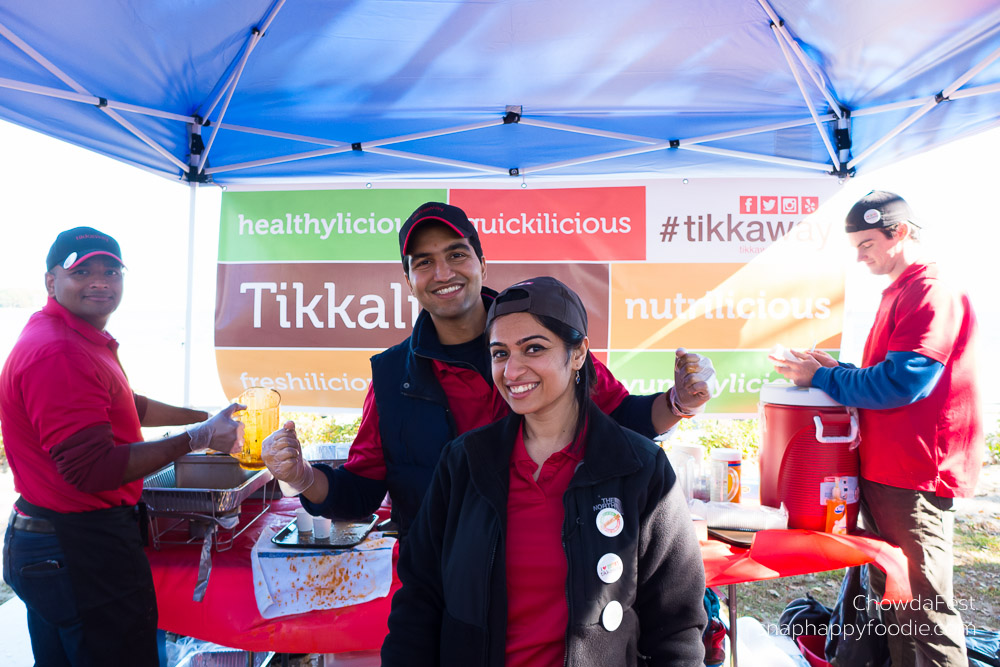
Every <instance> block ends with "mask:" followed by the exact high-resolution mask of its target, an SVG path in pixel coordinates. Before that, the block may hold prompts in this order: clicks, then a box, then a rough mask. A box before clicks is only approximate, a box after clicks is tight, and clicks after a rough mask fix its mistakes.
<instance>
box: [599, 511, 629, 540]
mask: <svg viewBox="0 0 1000 667" xmlns="http://www.w3.org/2000/svg"><path fill="white" fill-rule="evenodd" d="M623 528H625V519H623V518H622V515H621V512H619V511H618V510H616V509H613V508H611V507H606V508H604V509H602V510H601V511H600V512H598V513H597V530H599V531H601V535H604V536H606V537H614V536H615V535H617V534H619V533H620V532H622V529H623Z"/></svg>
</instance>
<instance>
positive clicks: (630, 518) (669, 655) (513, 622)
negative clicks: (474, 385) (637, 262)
mask: <svg viewBox="0 0 1000 667" xmlns="http://www.w3.org/2000/svg"><path fill="white" fill-rule="evenodd" d="M486 320H487V324H486V334H487V337H488V340H489V345H490V352H491V359H492V370H493V379H494V382H495V384H496V386H497V388H498V390H499V391H500V393H501V395H502V396H503V398H504V400H505V401H506V402H507V403H508V404H509V405H510V408H511V410H512V414H510V415H508V416H507V417H505V418H504V419H501V420H500V421H498V422H495V423H493V424H491V425H489V426H487V427H484V428H481V429H479V430H475V431H471V432H469V433H466V434H465V435H463V436H461V437H460V438H458V439H457V440H454V441H453V442H451V443H450V444H449V445H447V446H446V447H445V449H444V451H443V453H442V455H441V460H440V463H439V464H438V468H437V470H436V472H435V478H434V480H433V482H432V483H431V485H430V489H429V490H428V493H427V496H425V498H424V503H423V506H422V509H421V511H420V513H419V514H418V516H417V519H416V520H415V521H414V523H413V526H412V527H411V529H410V532H409V538H408V540H409V541H408V542H407V546H406V548H405V549H404V550H403V551H402V552H401V555H400V560H399V568H398V571H399V577H400V580H401V581H402V582H403V586H402V588H401V589H400V590H399V591H398V592H397V593H396V595H395V597H394V598H393V605H392V612H391V614H390V616H389V636H388V637H387V638H386V641H385V643H384V645H383V648H382V664H383V665H389V666H392V665H404V664H405V665H414V664H427V665H469V664H482V665H497V666H499V665H507V666H508V667H509V666H511V665H513V666H519V665H524V666H528V665H532V666H534V665H553V666H555V665H562V664H565V663H566V662H567V661H568V662H572V663H573V664H578V665H602V666H605V665H635V664H638V662H639V660H640V657H639V656H644V658H643V660H645V661H646V662H648V663H649V664H667V663H669V664H671V665H690V666H691V667H694V666H695V665H701V664H703V662H702V660H703V657H704V647H703V645H702V641H701V633H702V630H703V628H704V626H705V621H706V619H705V611H704V606H703V603H702V600H703V596H704V582H705V573H704V568H703V565H702V561H701V553H700V551H699V548H698V543H697V539H696V537H695V533H694V531H693V529H692V528H691V521H690V515H689V513H688V510H687V506H686V504H685V502H684V497H683V493H682V491H681V489H680V487H679V486H677V485H676V484H675V481H676V478H675V476H674V474H673V471H672V470H671V468H670V465H669V464H668V463H667V461H666V456H665V455H664V453H663V450H661V449H660V448H659V447H657V446H656V445H654V444H653V443H652V442H651V441H650V440H648V439H647V438H644V437H642V436H640V435H639V434H637V433H634V432H632V431H629V430H627V429H625V428H623V427H621V426H619V425H617V424H616V423H615V422H614V421H612V420H611V419H610V418H609V417H607V416H606V415H605V414H604V413H602V412H601V410H600V409H598V408H597V405H596V404H595V403H594V401H593V400H592V399H591V396H590V394H591V385H592V383H593V381H594V378H595V369H594V363H593V359H592V357H591V354H590V351H589V340H588V338H587V335H586V334H587V313H586V310H585V309H584V307H583V304H582V302H581V301H580V299H579V297H578V296H577V295H576V294H575V293H574V292H573V291H572V290H570V289H569V288H568V287H566V285H564V284H562V283H561V282H559V281H558V280H555V279H554V278H550V277H541V278H533V279H531V280H526V281H523V282H521V283H518V284H516V285H513V286H512V287H509V288H508V289H506V290H504V291H503V292H501V293H500V294H499V295H498V296H497V298H496V300H495V302H494V303H493V305H492V306H491V307H490V310H489V313H488V314H487V318H486ZM482 582H486V585H485V586H483V585H482ZM416 656H419V657H416ZM415 660H416V662H414V661H415ZM644 664H645V663H644Z"/></svg>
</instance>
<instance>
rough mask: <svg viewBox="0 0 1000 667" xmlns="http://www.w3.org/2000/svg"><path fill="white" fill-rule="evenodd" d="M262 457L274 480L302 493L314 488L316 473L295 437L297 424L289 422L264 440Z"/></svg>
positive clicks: (261, 448) (261, 449)
mask: <svg viewBox="0 0 1000 667" xmlns="http://www.w3.org/2000/svg"><path fill="white" fill-rule="evenodd" d="M260 457H261V458H262V459H264V465H266V466H267V469H268V470H270V471H271V474H272V475H274V478H275V479H277V480H278V481H280V482H284V483H285V484H287V485H288V486H290V487H292V488H293V489H295V492H296V493H302V492H303V491H305V490H306V489H308V488H309V487H310V486H312V483H313V479H314V476H315V472H314V471H313V467H312V466H311V465H309V462H308V461H306V460H305V457H303V456H302V446H301V445H300V444H299V439H298V436H296V435H295V422H293V421H287V422H285V425H284V427H283V428H279V429H278V430H277V431H275V432H274V433H272V434H271V435H269V436H267V437H266V438H264V442H263V443H262V444H261V446H260Z"/></svg>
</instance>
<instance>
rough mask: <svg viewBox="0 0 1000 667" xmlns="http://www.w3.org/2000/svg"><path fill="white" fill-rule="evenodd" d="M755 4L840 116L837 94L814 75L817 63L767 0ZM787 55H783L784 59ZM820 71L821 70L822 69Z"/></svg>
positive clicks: (831, 108) (831, 107) (838, 116)
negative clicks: (804, 50) (805, 51)
mask: <svg viewBox="0 0 1000 667" xmlns="http://www.w3.org/2000/svg"><path fill="white" fill-rule="evenodd" d="M757 4H759V5H760V6H761V8H762V9H763V10H764V12H765V13H766V14H767V16H768V18H770V19H771V24H772V26H771V28H772V29H773V30H774V31H776V32H777V33H778V34H779V35H781V37H783V38H784V40H785V42H786V43H787V44H788V46H789V47H790V48H791V49H792V53H794V54H795V57H796V58H797V59H798V61H799V62H800V63H802V67H803V69H805V71H806V73H807V74H809V78H811V79H812V81H813V83H814V84H816V88H818V89H819V91H820V92H821V93H823V97H825V98H826V102H827V104H829V105H830V110H831V111H832V112H833V114H834V115H835V116H836V117H837V118H840V117H841V116H842V115H843V111H842V110H841V107H842V105H841V104H840V102H839V101H838V100H837V96H836V95H834V94H833V93H832V92H830V89H829V88H828V87H827V86H826V84H825V83H823V81H821V80H820V78H819V77H818V76H817V75H816V70H818V69H819V65H818V64H817V63H816V62H814V61H813V60H811V59H810V58H809V57H808V56H806V54H805V53H804V52H803V51H802V47H801V46H799V43H798V42H796V41H795V39H794V38H793V37H792V34H791V33H790V32H788V28H786V27H785V21H784V19H782V18H781V17H780V16H778V13H777V12H775V11H774V8H773V7H771V4H770V3H769V2H768V1H767V0H757ZM782 50H783V49H782ZM787 57H788V56H785V58H786V59H787ZM790 65H791V62H789V66H790ZM820 71H821V72H822V70H820ZM825 78H828V77H825ZM800 88H801V86H800Z"/></svg>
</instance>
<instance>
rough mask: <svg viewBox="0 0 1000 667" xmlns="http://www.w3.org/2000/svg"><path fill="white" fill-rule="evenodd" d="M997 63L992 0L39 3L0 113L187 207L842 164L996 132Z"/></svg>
mask: <svg viewBox="0 0 1000 667" xmlns="http://www.w3.org/2000/svg"><path fill="white" fill-rule="evenodd" d="M998 58H1000V6H998V5H997V3H996V1H995V0H952V1H951V2H947V3H944V2H939V1H936V0H933V1H932V0H880V1H879V2H871V1H870V0H840V1H838V2H833V3H831V2H816V1H813V2H801V1H795V0H702V1H700V2H680V1H678V0H622V1H620V2H617V3H609V2H602V1H597V0H479V1H476V2H471V1H470V2H462V1H459V0H448V1H446V0H425V1H419V0H353V1H350V2H348V1H339V2H335V1H330V0H198V1H197V2H178V1H177V0H102V1H99V2H98V1H96V0H79V1H77V2H71V3H67V2H64V1H62V0H33V1H32V2H18V3H10V2H8V3H3V4H2V5H0V118H3V119H5V120H8V121H11V122H13V123H16V124H18V125H22V126H24V127H27V128H31V129H34V130H37V131H39V132H42V133H44V134H47V135H50V136H53V137H57V138H59V139H62V140H65V141H68V142H70V143H73V144H76V145H79V146H82V147H85V148H87V149H90V150H93V151H96V152H98V153H102V154H105V155H108V156H111V157H113V158H116V159H118V160H121V161H124V162H127V163H129V164H132V165H135V166H137V167H139V168H142V169H146V170H149V171H152V172H155V173H158V174H161V175H163V176H165V177H167V178H171V179H176V180H178V181H182V182H187V183H189V184H190V185H191V192H192V210H193V199H194V193H195V191H196V187H197V185H198V184H201V183H212V184H217V185H227V184H242V185H253V184H255V183H256V184H263V183H267V184H270V185H273V184H287V185H289V186H291V185H293V184H295V183H302V182H310V183H315V182H346V183H358V184H361V183H366V182H368V183H370V182H372V181H379V180H384V181H393V182H399V181H407V180H426V179H449V180H455V179H470V180H472V179H480V180H482V179H510V178H516V179H518V180H522V179H523V180H524V182H525V183H530V182H532V181H534V180H535V179H537V180H538V181H539V182H541V181H544V180H546V179H549V180H553V179H562V180H566V179H568V178H574V179H580V178H588V177H600V178H601V179H603V180H607V179H609V178H615V177H627V178H636V177H660V178H662V177H687V176H772V177H773V176H778V177H782V176H784V177H788V176H808V175H814V176H818V177H833V178H846V177H849V176H850V175H851V174H853V173H855V170H857V169H867V168H873V167H876V166H879V165H884V164H887V163H890V162H892V161H894V160H898V159H900V158H902V157H905V156H908V155H911V154H914V153H917V152H920V151H923V150H927V149H929V148H932V147H934V146H936V145H939V144H942V143H944V142H947V141H950V140H953V139H956V138H959V137H963V136H967V135H969V134H973V133H976V132H980V131H983V130H985V129H988V128H990V127H993V126H996V125H997V124H998V121H1000V95H998V94H997V93H1000V62H998ZM191 224H193V215H192V223H191ZM188 289H189V294H190V290H191V285H190V280H189V287H188ZM189 301H190V299H189ZM188 328H189V329H190V326H189V327H188ZM188 347H190V346H188Z"/></svg>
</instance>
